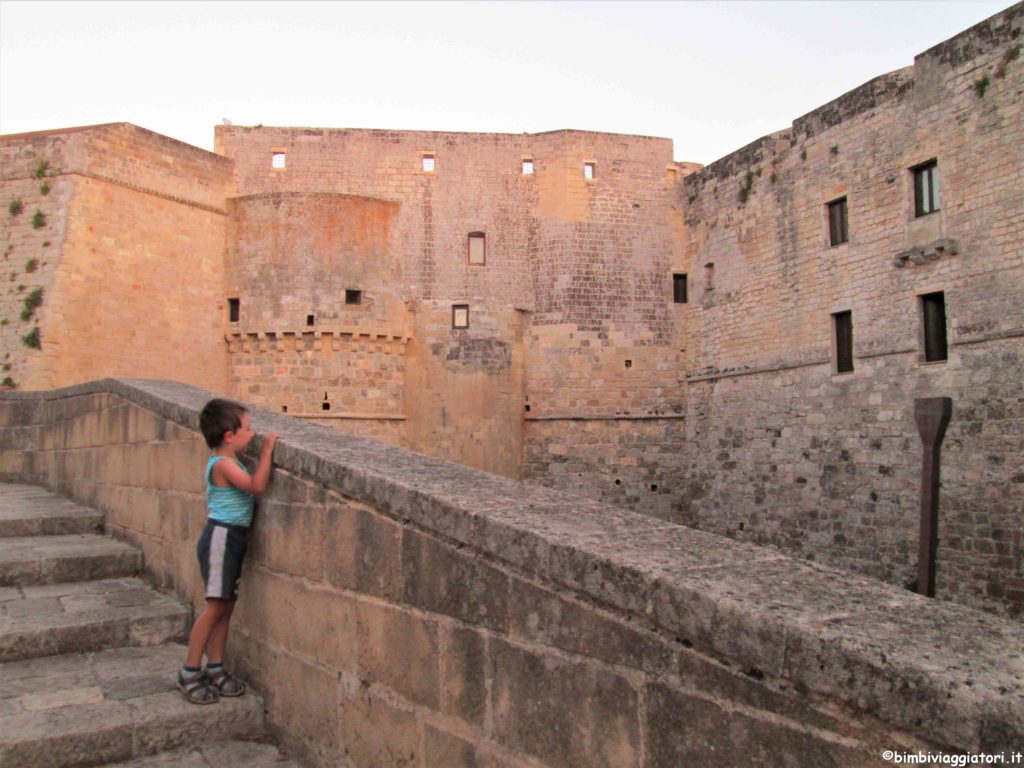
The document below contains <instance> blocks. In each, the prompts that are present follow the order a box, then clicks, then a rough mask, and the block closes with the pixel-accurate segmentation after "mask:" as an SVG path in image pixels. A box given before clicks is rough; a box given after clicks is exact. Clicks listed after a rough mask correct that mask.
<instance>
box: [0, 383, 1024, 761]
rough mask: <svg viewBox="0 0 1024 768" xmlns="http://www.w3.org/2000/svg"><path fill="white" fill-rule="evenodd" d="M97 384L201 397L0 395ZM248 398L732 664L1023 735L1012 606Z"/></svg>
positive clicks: (184, 404)
mask: <svg viewBox="0 0 1024 768" xmlns="http://www.w3.org/2000/svg"><path fill="white" fill-rule="evenodd" d="M105 393H112V394H114V395H117V396H119V397H122V398H124V399H126V400H128V401H130V402H132V403H135V404H136V405H138V406H140V407H143V408H147V409H149V410H151V411H153V412H155V413H157V414H158V415H160V416H162V417H164V418H166V419H168V420H170V421H173V422H176V423H178V424H180V425H182V426H184V427H187V428H189V429H193V430H195V429H197V427H198V414H199V410H200V409H201V407H202V406H203V404H204V403H205V402H206V401H207V400H208V399H209V398H210V397H212V395H211V394H210V393H208V392H204V391H201V390H198V389H195V388H192V387H189V386H186V385H182V384H176V383H172V382H164V381H152V380H124V379H106V380H102V381H97V382H90V383H87V384H82V385H78V386H75V387H69V388H67V389H63V390H58V391H54V392H36V393H32V392H18V393H4V394H3V395H0V403H3V402H5V401H8V402H9V401H28V402H33V401H35V402H37V403H42V402H46V401H59V400H62V399H66V398H71V397H77V396H83V395H96V394H105ZM30 410H33V409H30ZM254 415H256V416H257V418H258V420H259V423H260V424H261V426H262V427H263V428H265V429H268V430H273V431H276V432H279V433H280V434H281V442H280V443H279V446H278V449H277V452H276V453H275V465H276V466H279V467H281V468H282V469H286V470H288V471H291V472H295V473H299V474H303V475H307V476H309V477H312V478H314V479H316V480H317V481H318V482H321V483H323V484H325V485H327V486H329V487H331V488H334V489H337V490H338V491H340V492H342V493H343V494H345V495H347V496H350V497H352V498H354V499H356V500H357V501H360V502H363V503H366V504H369V505H372V506H374V507H376V508H377V509H379V510H380V511H381V512H383V513H385V514H387V515H390V516H391V517H393V518H395V519H397V520H399V521H404V522H409V523H412V524H414V525H416V526H419V527H421V528H423V529H426V530H428V531H431V532H433V533H435V534H437V535H438V536H440V537H443V538H444V539H446V540H449V541H451V542H455V543H457V544H463V545H467V546H469V547H471V548H472V549H473V550H475V551H476V552H478V553H479V554H480V555H481V556H483V557H485V558H489V559H492V560H496V561H500V562H503V563H505V564H507V565H510V566H513V567H516V568H520V569H522V570H524V571H526V572H528V573H530V574H532V575H535V576H537V577H540V578H544V579H548V580H550V581H551V582H553V583H555V584H558V585H561V586H563V587H567V588H569V589H572V590H575V591H576V592H578V593H580V594H582V595H584V596H586V597H587V598H589V599H590V600H593V601H594V602H596V603H598V604H601V605H604V606H607V607H611V608H614V609H617V610H620V611H624V612H626V613H629V614H632V615H634V616H635V617H637V618H638V619H639V620H640V621H643V622H645V623H647V624H649V625H651V626H653V627H655V628H657V629H660V630H661V631H663V632H664V633H666V634H668V635H669V636H670V637H678V638H679V639H680V640H683V641H687V642H688V643H690V644H692V646H693V648H694V649H695V650H698V651H701V652H703V653H706V654H708V655H710V656H712V657H715V658H719V659H722V660H725V661H728V662H729V663H730V664H731V665H732V666H734V667H738V668H741V669H743V670H745V671H749V672H750V673H751V674H758V673H765V674H770V675H775V676H780V677H784V678H787V679H788V680H790V681H791V682H792V683H794V684H795V685H796V686H797V687H798V689H804V690H808V691H813V692H816V693H818V694H823V695H825V696H828V697H830V698H833V699H835V700H838V701H841V702H845V703H848V704H850V705H852V706H854V707H856V708H858V709H860V710H862V711H865V712H867V713H869V714H871V715H874V716H876V717H879V718H881V719H882V720H884V721H886V722H888V723H891V724H892V725H894V726H898V727H900V728H903V729H906V730H908V731H911V732H914V733H917V734H919V735H922V736H924V737H926V738H928V739H931V740H933V741H935V742H937V743H939V744H942V745H945V746H948V747H952V748H955V749H959V750H964V751H979V750H982V751H990V752H991V751H995V750H998V749H1009V748H1011V747H1013V746H1014V745H1019V743H1021V741H1022V740H1024V626H1022V625H1021V624H1019V623H1016V622H1013V621H1008V620H1004V619H1000V618H998V617H994V616H990V615H987V614H984V613H981V612H978V611H974V610H971V609H968V608H965V607H962V606H957V605H953V604H950V603H944V602H938V601H935V600H929V599H926V598H923V597H920V596H917V595H914V594H911V593H908V592H905V591H901V590H899V589H896V588H894V587H890V586H888V585H885V584H883V583H880V582H876V581H874V580H871V579H868V578H865V577H861V576H856V575H853V574H849V573H846V572H842V571H838V570H834V569H829V568H825V567H822V566H818V565H815V564H811V563H806V562H801V561H796V560H792V559H790V558H787V557H784V556H781V555H779V554H777V553H775V552H773V551H771V550H767V549H762V548H759V547H756V546H753V545H749V544H745V543H742V542H736V541H732V540H729V539H725V538H722V537H718V536H715V535H712V534H709V533H704V532H701V531H697V530H694V529H689V528H684V527H681V526H676V525H672V524H668V523H664V522H662V521H659V520H656V519H653V518H649V517H644V516H641V515H639V514H635V513H631V512H628V511H625V510H622V509H619V508H616V507H613V506H610V505H607V504H601V503H598V502H594V501H589V500H587V499H583V498H577V497H574V496H572V495H569V494H566V493H562V492H557V491H553V490H549V489H545V488H541V487H536V486H530V485H526V484H523V483H519V482H516V481H512V480H508V479H504V478H500V477H497V476H494V475H489V474H487V473H484V472H480V471H477V470H473V469H469V468H466V467H462V466H459V465H455V464H450V463H447V462H443V461H439V460H436V459H432V458H429V457H426V456H422V455H419V454H416V453H412V452H409V451H406V450H403V449H400V448H394V447H390V446H386V445H383V444H380V443H376V442H373V441H370V440H366V439H362V438H358V437H354V436H351V435H347V434H344V433H340V432H337V431H334V430H331V429H329V428H326V427H319V426H316V425H311V424H306V423H302V422H299V421H297V420H296V419H293V418H291V417H289V416H284V415H281V414H277V413H271V412H266V411H258V410H257V411H255V412H254ZM26 448H29V447H28V446H26ZM258 448H259V440H258V439H257V440H254V446H253V449H254V450H258ZM270 497H271V498H273V491H271V494H270Z"/></svg>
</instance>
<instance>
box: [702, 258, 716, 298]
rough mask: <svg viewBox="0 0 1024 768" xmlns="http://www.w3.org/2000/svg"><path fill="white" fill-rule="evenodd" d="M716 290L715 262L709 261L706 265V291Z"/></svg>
mask: <svg viewBox="0 0 1024 768" xmlns="http://www.w3.org/2000/svg"><path fill="white" fill-rule="evenodd" d="M713 290H715V263H714V262H713V261H709V262H708V263H707V264H705V265H704V291H705V292H707V291H713Z"/></svg>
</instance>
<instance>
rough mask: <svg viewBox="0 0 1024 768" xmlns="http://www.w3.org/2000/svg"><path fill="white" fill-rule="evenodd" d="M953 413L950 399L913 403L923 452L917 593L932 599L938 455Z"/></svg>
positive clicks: (933, 589) (935, 540) (921, 400)
mask: <svg viewBox="0 0 1024 768" xmlns="http://www.w3.org/2000/svg"><path fill="white" fill-rule="evenodd" d="M952 413H953V399H952V398H950V397H924V398H918V399H916V400H914V420H915V421H916V422H917V431H918V433H919V434H920V435H921V443H922V445H923V448H924V452H923V462H922V465H921V538H920V544H919V545H918V550H917V592H918V594H921V595H926V596H928V597H935V552H936V550H937V549H938V545H939V454H940V449H941V447H942V438H943V437H945V435H946V425H948V424H949V418H950V416H951V415H952Z"/></svg>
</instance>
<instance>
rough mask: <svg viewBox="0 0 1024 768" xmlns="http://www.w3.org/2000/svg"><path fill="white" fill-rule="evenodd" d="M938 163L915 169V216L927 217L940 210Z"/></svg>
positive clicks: (934, 162)
mask: <svg viewBox="0 0 1024 768" xmlns="http://www.w3.org/2000/svg"><path fill="white" fill-rule="evenodd" d="M939 206H940V200H939V164H938V161H936V160H932V161H931V162H928V163H925V164H924V165H919V166H918V167H917V168H914V216H927V215H928V214H929V213H935V211H937V210H939Z"/></svg>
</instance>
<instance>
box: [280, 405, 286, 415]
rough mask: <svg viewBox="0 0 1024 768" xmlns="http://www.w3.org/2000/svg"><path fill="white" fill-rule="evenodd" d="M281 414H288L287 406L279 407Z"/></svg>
mask: <svg viewBox="0 0 1024 768" xmlns="http://www.w3.org/2000/svg"><path fill="white" fill-rule="evenodd" d="M281 413H288V406H287V405H282V406H281Z"/></svg>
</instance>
